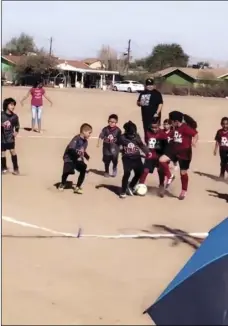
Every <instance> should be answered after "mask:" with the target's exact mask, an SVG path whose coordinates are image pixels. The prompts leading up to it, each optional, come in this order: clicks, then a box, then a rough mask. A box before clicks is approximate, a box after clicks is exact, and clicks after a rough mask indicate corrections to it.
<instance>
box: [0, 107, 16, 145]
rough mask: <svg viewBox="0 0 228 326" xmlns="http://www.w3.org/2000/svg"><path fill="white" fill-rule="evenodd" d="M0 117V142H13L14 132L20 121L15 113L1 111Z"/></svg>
mask: <svg viewBox="0 0 228 326" xmlns="http://www.w3.org/2000/svg"><path fill="white" fill-rule="evenodd" d="M1 119H2V120H1V136H2V139H1V142H2V143H3V144H8V143H14V142H15V137H14V132H18V131H19V129H20V123H19V118H18V116H17V114H15V113H12V114H8V113H6V112H4V111H2V113H1Z"/></svg>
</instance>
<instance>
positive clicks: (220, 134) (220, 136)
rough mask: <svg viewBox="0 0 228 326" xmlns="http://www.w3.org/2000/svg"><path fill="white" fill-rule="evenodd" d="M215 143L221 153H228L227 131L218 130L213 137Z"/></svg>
mask: <svg viewBox="0 0 228 326" xmlns="http://www.w3.org/2000/svg"><path fill="white" fill-rule="evenodd" d="M215 141H217V143H218V144H219V149H220V150H221V151H228V130H223V129H219V130H218V131H217V133H216V135H215Z"/></svg>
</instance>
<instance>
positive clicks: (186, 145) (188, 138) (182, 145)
mask: <svg viewBox="0 0 228 326" xmlns="http://www.w3.org/2000/svg"><path fill="white" fill-rule="evenodd" d="M197 133H198V132H197V130H195V129H193V128H191V127H189V126H188V125H187V124H186V123H182V125H181V126H180V127H175V128H174V135H173V149H174V151H175V152H176V153H179V152H181V151H185V150H189V149H191V147H192V138H193V137H194V136H195V135H196V134H197Z"/></svg>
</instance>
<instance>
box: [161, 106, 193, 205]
mask: <svg viewBox="0 0 228 326" xmlns="http://www.w3.org/2000/svg"><path fill="white" fill-rule="evenodd" d="M169 119H170V120H171V122H172V125H173V127H174V137H173V141H172V142H170V144H169V146H167V149H166V151H165V154H164V155H162V156H161V157H160V159H159V162H160V167H161V168H162V169H163V171H164V174H165V176H166V177H167V183H166V188H168V187H169V185H170V184H171V183H172V181H173V180H174V178H175V177H174V175H173V174H172V173H171V172H170V169H169V162H170V161H175V160H177V161H178V163H179V166H180V175H181V184H182V190H181V193H180V196H179V199H180V200H183V199H184V198H185V196H186V193H187V189H188V169H189V167H190V163H191V160H192V146H195V145H196V143H197V140H198V132H197V130H196V128H197V123H196V121H195V120H194V119H192V118H191V117H190V116H188V115H186V114H183V113H182V112H179V111H172V112H170V114H169Z"/></svg>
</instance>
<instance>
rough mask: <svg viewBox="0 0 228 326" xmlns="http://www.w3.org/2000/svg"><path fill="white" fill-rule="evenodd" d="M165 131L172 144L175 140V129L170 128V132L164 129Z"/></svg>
mask: <svg viewBox="0 0 228 326" xmlns="http://www.w3.org/2000/svg"><path fill="white" fill-rule="evenodd" d="M163 130H164V132H165V134H166V135H167V140H168V143H170V142H171V141H172V140H173V136H174V130H173V128H170V129H169V130H165V129H163Z"/></svg>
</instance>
